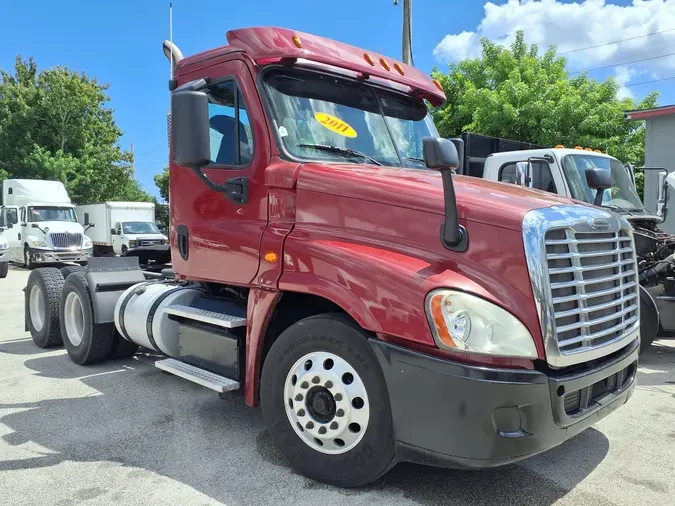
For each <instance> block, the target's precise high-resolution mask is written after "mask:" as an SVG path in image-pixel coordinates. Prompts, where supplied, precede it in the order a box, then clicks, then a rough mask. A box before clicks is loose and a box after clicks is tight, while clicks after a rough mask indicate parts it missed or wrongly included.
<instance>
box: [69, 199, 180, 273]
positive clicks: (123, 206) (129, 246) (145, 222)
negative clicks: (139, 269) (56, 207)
mask: <svg viewBox="0 0 675 506" xmlns="http://www.w3.org/2000/svg"><path fill="white" fill-rule="evenodd" d="M77 218H78V220H79V222H80V223H81V224H82V226H83V227H84V228H85V230H87V234H88V235H89V236H90V237H91V240H92V242H93V245H94V256H110V255H120V256H137V257H138V260H139V262H140V263H141V264H147V263H148V262H149V261H150V260H152V261H154V262H156V263H162V264H166V263H169V262H170V260H171V254H170V251H169V244H168V239H167V237H166V236H165V235H164V234H162V233H161V232H160V231H159V229H158V228H157V224H156V222H155V204H153V203H152V202H100V203H97V204H83V205H79V206H77Z"/></svg>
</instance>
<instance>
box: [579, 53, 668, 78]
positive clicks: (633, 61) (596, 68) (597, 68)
mask: <svg viewBox="0 0 675 506" xmlns="http://www.w3.org/2000/svg"><path fill="white" fill-rule="evenodd" d="M673 55H675V53H668V54H662V55H660V56H650V57H648V58H640V59H639V60H632V61H626V62H623V63H613V64H612V65H604V66H603V67H595V68H592V69H584V70H579V71H575V72H570V75H574V74H581V73H582V72H592V71H594V70H603V69H611V68H612V67H620V66H621V65H631V64H633V63H640V62H643V61H649V60H657V59H659V58H666V57H668V56H673Z"/></svg>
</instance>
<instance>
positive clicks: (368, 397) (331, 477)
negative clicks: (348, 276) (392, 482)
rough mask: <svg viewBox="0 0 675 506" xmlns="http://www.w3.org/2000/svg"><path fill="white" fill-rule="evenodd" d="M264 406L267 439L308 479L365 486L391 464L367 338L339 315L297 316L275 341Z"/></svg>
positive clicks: (385, 404) (384, 400) (385, 403)
mask: <svg viewBox="0 0 675 506" xmlns="http://www.w3.org/2000/svg"><path fill="white" fill-rule="evenodd" d="M260 391H261V399H260V400H261V405H262V410H263V415H264V418H265V422H266V424H267V427H268V429H269V431H270V434H271V436H272V439H273V440H274V442H275V444H276V445H277V447H278V448H279V449H280V450H281V452H282V453H283V454H284V455H285V456H286V458H288V460H289V461H290V462H291V464H292V465H293V466H294V467H296V468H297V469H299V470H300V472H302V473H303V474H304V475H305V476H308V477H310V478H313V479H315V480H318V481H322V482H325V483H330V484H332V485H337V486H340V487H356V486H361V485H365V484H367V483H369V482H371V481H373V480H375V479H377V478H378V477H379V476H381V475H382V474H384V473H385V472H386V471H387V470H388V469H389V468H390V467H391V466H392V465H393V463H394V440H393V431H392V419H391V407H390V405H389V394H388V392H387V387H386V384H385V381H384V376H383V374H382V371H381V369H380V366H379V364H378V362H377V359H376V357H375V354H374V353H373V351H372V348H371V346H370V344H369V342H368V336H367V335H366V334H365V333H364V332H363V330H361V329H360V328H359V327H358V326H357V325H356V324H355V323H353V322H352V321H351V320H349V319H348V318H346V317H344V316H342V315H333V314H326V315H319V316H313V317H310V318H306V319H304V320H301V321H299V322H297V323H295V324H293V325H292V326H291V327H289V328H288V329H287V330H285V331H284V332H283V333H282V334H281V336H279V338H278V339H277V340H276V341H275V342H274V344H273V345H272V347H271V349H270V351H269V353H268V355H267V357H266V359H265V363H264V366H263V371H262V380H261V386H260Z"/></svg>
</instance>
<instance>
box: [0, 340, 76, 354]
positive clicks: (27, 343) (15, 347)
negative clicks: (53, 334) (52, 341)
mask: <svg viewBox="0 0 675 506" xmlns="http://www.w3.org/2000/svg"><path fill="white" fill-rule="evenodd" d="M62 348H63V347H61V348H59V347H56V348H46V349H42V348H38V347H37V346H35V343H34V342H33V340H32V339H31V338H30V337H28V338H20V339H14V340H11V341H3V342H1V343H0V353H8V354H10V355H38V354H40V353H48V352H50V351H54V350H58V349H62Z"/></svg>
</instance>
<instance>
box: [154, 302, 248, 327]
mask: <svg viewBox="0 0 675 506" xmlns="http://www.w3.org/2000/svg"><path fill="white" fill-rule="evenodd" d="M165 311H166V314H168V315H173V316H178V317H180V318H185V319H186V320H194V321H198V322H202V323H208V324H210V325H215V326H217V327H224V328H227V329H233V328H236V327H244V326H245V325H246V318H244V317H242V316H234V315H229V314H223V313H217V312H215V311H208V310H206V309H199V308H196V307H190V306H183V305H180V304H174V305H171V306H168V307H167V308H166V309H165Z"/></svg>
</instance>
